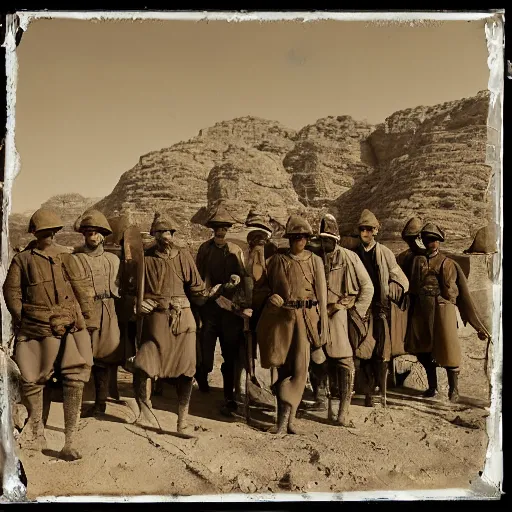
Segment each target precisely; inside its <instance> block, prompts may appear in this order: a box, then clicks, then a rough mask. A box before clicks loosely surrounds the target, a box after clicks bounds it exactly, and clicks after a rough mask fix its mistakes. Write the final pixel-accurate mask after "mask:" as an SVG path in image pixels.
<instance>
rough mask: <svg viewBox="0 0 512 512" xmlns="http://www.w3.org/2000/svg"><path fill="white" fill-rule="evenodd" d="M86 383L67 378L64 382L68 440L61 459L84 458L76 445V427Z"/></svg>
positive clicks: (65, 424)
mask: <svg viewBox="0 0 512 512" xmlns="http://www.w3.org/2000/svg"><path fill="white" fill-rule="evenodd" d="M83 391H84V383H83V382H77V381H69V380H65V381H64V382H63V406H64V428H65V435H66V440H65V443H64V448H63V449H62V450H61V452H60V454H59V456H60V458H61V459H64V460H67V461H72V460H78V459H81V458H82V455H81V454H80V452H78V450H77V449H76V448H75V447H74V444H75V434H76V427H77V424H78V419H79V417H80V409H81V407H82V395H83Z"/></svg>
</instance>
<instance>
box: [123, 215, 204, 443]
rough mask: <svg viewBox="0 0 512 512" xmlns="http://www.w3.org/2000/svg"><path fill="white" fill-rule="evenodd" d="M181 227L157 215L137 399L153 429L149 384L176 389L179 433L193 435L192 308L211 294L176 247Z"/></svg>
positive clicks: (148, 257) (148, 256) (137, 363)
mask: <svg viewBox="0 0 512 512" xmlns="http://www.w3.org/2000/svg"><path fill="white" fill-rule="evenodd" d="M176 230H177V225H176V222H175V221H174V220H173V219H171V218H169V217H163V216H160V214H159V213H156V214H155V217H154V219H153V223H152V225H151V230H150V234H151V235H152V236H154V237H155V241H156V245H155V246H153V247H151V248H149V249H148V250H147V251H146V253H145V255H144V266H145V281H144V300H143V302H142V304H141V309H142V312H143V327H142V340H141V342H142V344H141V346H140V348H139V351H138V352H137V355H136V356H135V357H134V359H133V367H134V379H133V384H134V388H135V397H136V399H137V403H138V405H139V408H140V416H139V419H138V421H139V422H140V423H143V424H144V423H153V421H152V420H153V414H152V407H151V401H150V397H149V396H148V393H147V386H146V382H147V379H148V378H150V379H152V380H156V379H161V380H164V381H169V382H172V383H173V384H175V385H176V391H177V395H178V423H177V430H178V432H180V433H183V432H185V431H186V430H187V428H188V424H187V416H188V408H189V403H190V397H191V393H192V379H193V377H194V373H195V371H196V328H197V326H196V321H195V318H194V315H193V313H192V311H191V302H193V303H194V304H197V305H202V304H204V302H205V301H206V299H207V298H208V294H207V291H206V288H205V285H204V282H203V280H202V279H201V276H200V275H199V272H198V271H197V267H196V265H195V263H194V259H193V258H192V255H191V254H190V252H189V251H188V250H187V249H184V248H182V247H179V246H178V245H177V244H176V243H175V242H174V233H175V232H176Z"/></svg>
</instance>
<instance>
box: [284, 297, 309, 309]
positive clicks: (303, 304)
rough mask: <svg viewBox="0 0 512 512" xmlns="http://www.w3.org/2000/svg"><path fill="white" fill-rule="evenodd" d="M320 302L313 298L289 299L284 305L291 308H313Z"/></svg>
mask: <svg viewBox="0 0 512 512" xmlns="http://www.w3.org/2000/svg"><path fill="white" fill-rule="evenodd" d="M317 304H318V301H317V300H313V299H306V300H287V301H286V302H285V303H284V304H283V307H285V308H290V309H292V308H293V309H302V308H305V309H311V308H313V307H315V306H316V305H317Z"/></svg>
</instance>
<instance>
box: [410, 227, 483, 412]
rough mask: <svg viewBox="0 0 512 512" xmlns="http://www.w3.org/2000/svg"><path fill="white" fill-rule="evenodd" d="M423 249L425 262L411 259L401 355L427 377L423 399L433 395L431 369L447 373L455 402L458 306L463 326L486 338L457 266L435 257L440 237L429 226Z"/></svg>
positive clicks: (441, 234) (439, 232)
mask: <svg viewBox="0 0 512 512" xmlns="http://www.w3.org/2000/svg"><path fill="white" fill-rule="evenodd" d="M421 239H422V241H423V245H424V246H425V248H426V254H425V255H424V256H416V257H415V258H414V261H413V265H412V271H411V289H410V291H409V294H410V297H411V305H410V307H409V322H408V330H407V336H406V349H407V351H408V352H410V353H412V354H416V356H417V357H418V360H419V361H420V362H421V363H422V364H423V366H424V367H425V370H426V372H427V378H428V389H427V391H426V392H425V396H427V397H433V396H435V395H436V394H437V372H436V366H442V367H444V368H446V372H447V375H448V386H449V390H448V397H449V399H450V400H451V401H452V402H457V401H458V398H459V392H458V376H459V367H460V363H461V349H460V343H459V338H458V332H457V314H456V306H458V308H459V311H460V314H461V317H462V319H463V321H464V323H466V321H467V322H469V323H470V324H471V325H472V326H473V327H474V328H475V330H476V331H477V333H478V336H479V338H480V339H482V340H485V339H487V338H488V337H489V334H488V331H487V329H486V328H485V326H484V325H483V324H482V322H481V321H480V319H479V318H478V314H477V313H476V309H475V306H474V304H473V302H472V299H471V295H470V293H469V290H468V287H467V282H466V278H465V276H464V273H463V272H462V269H461V268H460V266H459V265H458V264H457V263H456V262H455V261H454V260H452V259H451V258H449V257H447V256H445V255H444V254H441V253H440V252H439V245H440V243H441V242H444V240H445V235H444V232H443V231H442V230H441V229H440V228H439V226H436V225H435V224H433V223H431V222H429V223H427V224H426V225H425V226H424V227H423V229H422V230H421Z"/></svg>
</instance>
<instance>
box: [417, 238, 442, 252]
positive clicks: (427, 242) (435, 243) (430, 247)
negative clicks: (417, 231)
mask: <svg viewBox="0 0 512 512" xmlns="http://www.w3.org/2000/svg"><path fill="white" fill-rule="evenodd" d="M421 240H422V242H423V245H424V246H425V247H426V249H427V252H428V253H429V254H430V253H433V252H434V251H435V250H436V249H439V240H437V239H435V238H433V237H431V236H422V237H421Z"/></svg>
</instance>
